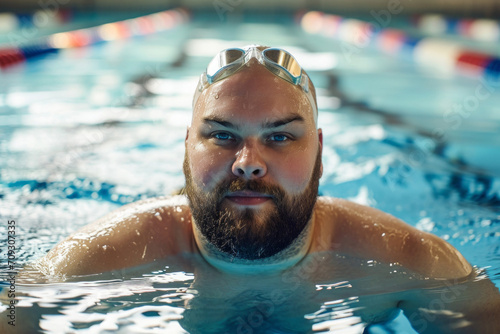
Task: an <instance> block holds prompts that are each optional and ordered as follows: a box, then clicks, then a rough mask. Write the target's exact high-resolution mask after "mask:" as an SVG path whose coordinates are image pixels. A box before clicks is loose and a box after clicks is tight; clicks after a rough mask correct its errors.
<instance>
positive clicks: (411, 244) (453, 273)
mask: <svg viewBox="0 0 500 334" xmlns="http://www.w3.org/2000/svg"><path fill="white" fill-rule="evenodd" d="M321 203H322V205H321V207H323V210H320V215H323V216H324V218H321V219H323V220H328V221H330V222H331V223H332V224H330V227H326V228H327V229H330V231H327V232H326V231H324V232H322V234H323V235H331V236H332V237H333V239H332V241H331V244H332V245H333V249H334V250H338V251H341V252H347V253H348V254H351V255H354V256H357V257H360V258H369V259H373V260H378V261H382V262H385V263H396V264H399V265H401V266H403V267H405V268H408V269H410V270H412V271H414V272H417V273H419V274H422V275H423V276H426V277H431V278H459V277H465V276H467V275H469V274H470V273H471V272H472V267H471V265H470V264H469V263H468V262H467V260H465V258H464V257H463V256H462V254H460V252H458V251H457V250H456V249H455V248H454V247H453V246H451V245H450V244H449V243H447V242H446V241H444V240H442V239H440V238H439V237H437V236H435V235H433V234H430V233H426V232H423V231H420V230H417V229H416V228H414V227H412V226H411V225H408V224H406V223H405V222H403V221H401V220H400V219H397V218H396V217H394V216H392V215H390V214H387V213H384V212H382V211H380V210H377V209H374V208H370V207H367V206H363V205H359V204H356V203H353V202H350V201H346V200H342V199H333V198H325V199H322V200H321ZM327 217H328V218H327ZM325 232H326V233H325Z"/></svg>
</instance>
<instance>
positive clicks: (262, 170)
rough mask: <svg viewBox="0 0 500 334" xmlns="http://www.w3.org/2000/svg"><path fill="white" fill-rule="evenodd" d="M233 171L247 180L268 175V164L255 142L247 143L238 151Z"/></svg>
mask: <svg viewBox="0 0 500 334" xmlns="http://www.w3.org/2000/svg"><path fill="white" fill-rule="evenodd" d="M232 172H233V174H234V175H236V176H237V177H241V178H245V179H247V180H252V179H258V178H261V177H263V176H264V175H266V173H267V165H266V163H265V160H264V158H263V156H262V154H261V152H260V149H259V147H258V144H256V143H255V142H253V143H252V142H250V143H245V144H244V145H243V147H242V148H241V150H239V151H238V152H237V153H236V160H235V161H234V163H233V166H232Z"/></svg>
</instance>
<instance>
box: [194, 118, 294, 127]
mask: <svg viewBox="0 0 500 334" xmlns="http://www.w3.org/2000/svg"><path fill="white" fill-rule="evenodd" d="M203 122H205V123H217V124H219V125H222V126H224V127H226V128H231V129H235V130H239V129H240V126H239V125H236V124H233V123H231V122H228V121H226V120H225V119H223V118H221V117H218V116H210V117H205V118H204V119H203ZM292 122H304V118H303V117H302V116H300V115H293V116H290V117H287V118H284V119H280V120H277V121H273V122H264V123H262V127H263V128H265V129H272V128H277V127H280V126H283V125H286V124H288V123H292Z"/></svg>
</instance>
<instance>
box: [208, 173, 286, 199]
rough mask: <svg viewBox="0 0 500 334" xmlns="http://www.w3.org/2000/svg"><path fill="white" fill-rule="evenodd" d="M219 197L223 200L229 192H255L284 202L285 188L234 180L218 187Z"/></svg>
mask: <svg viewBox="0 0 500 334" xmlns="http://www.w3.org/2000/svg"><path fill="white" fill-rule="evenodd" d="M216 189H217V191H216V192H217V195H218V196H217V197H218V198H219V199H222V198H223V197H224V196H225V195H226V194H227V193H228V192H236V191H244V190H248V191H254V192H258V193H262V194H266V195H270V196H272V197H273V198H274V199H276V200H282V199H283V198H284V196H285V191H284V190H283V188H281V187H280V186H277V185H271V184H268V183H266V182H264V181H262V180H243V179H239V178H238V179H232V180H225V181H222V182H221V183H220V184H219V185H218V186H217V188H216Z"/></svg>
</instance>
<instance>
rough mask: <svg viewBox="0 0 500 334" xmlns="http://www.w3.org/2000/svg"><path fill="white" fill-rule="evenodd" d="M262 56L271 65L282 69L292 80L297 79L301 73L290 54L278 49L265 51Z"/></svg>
mask: <svg viewBox="0 0 500 334" xmlns="http://www.w3.org/2000/svg"><path fill="white" fill-rule="evenodd" d="M262 54H263V55H264V56H265V57H266V58H267V59H268V60H270V61H272V62H273V63H275V64H277V65H279V66H281V67H283V68H284V69H285V70H286V71H287V72H288V73H290V75H292V76H293V77H294V78H298V77H299V76H300V74H301V73H302V70H301V68H300V66H299V63H298V62H297V61H296V60H295V58H293V56H292V55H291V54H289V53H288V52H286V51H284V50H279V49H266V50H264V51H263V52H262Z"/></svg>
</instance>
